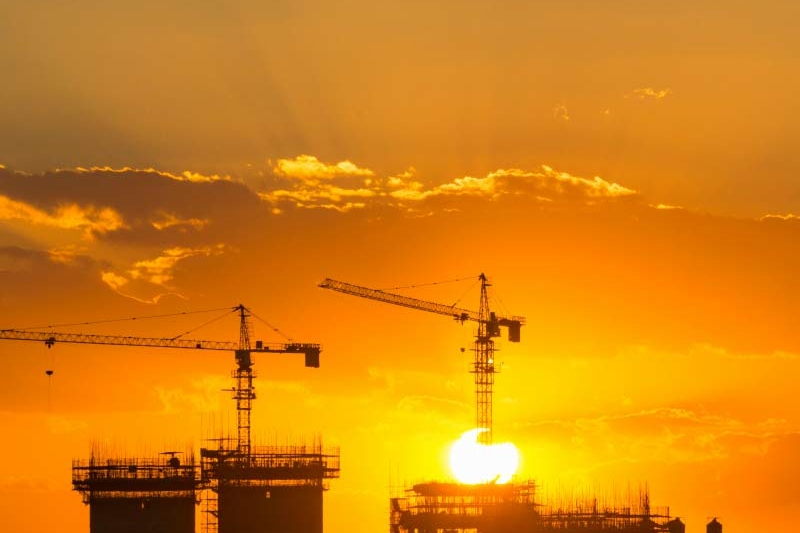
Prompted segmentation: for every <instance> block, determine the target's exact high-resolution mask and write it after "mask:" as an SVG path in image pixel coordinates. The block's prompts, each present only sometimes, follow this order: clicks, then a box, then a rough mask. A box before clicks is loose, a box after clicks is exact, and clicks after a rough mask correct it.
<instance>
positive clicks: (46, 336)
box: [0, 304, 322, 461]
mask: <svg viewBox="0 0 800 533" xmlns="http://www.w3.org/2000/svg"><path fill="white" fill-rule="evenodd" d="M231 311H232V312H235V313H238V315H239V342H233V341H207V340H190V339H182V338H178V337H176V338H152V337H131V336H122V335H89V334H83V333H56V332H52V331H30V330H18V329H3V330H0V339H6V340H18V341H39V342H43V343H44V344H45V346H47V347H48V348H52V347H53V346H54V345H55V344H56V343H61V342H64V343H75V344H102V345H111V346H140V347H147V348H183V349H189V350H223V351H232V352H233V353H234V356H235V360H236V369H235V370H234V371H233V373H232V376H233V379H234V387H233V388H232V389H230V392H232V393H233V399H234V400H236V413H237V429H238V434H237V438H238V441H237V448H236V456H237V457H238V458H239V459H240V460H242V461H247V460H248V458H249V457H250V411H251V409H252V404H253V400H254V399H255V397H256V394H255V389H254V388H253V378H254V377H256V373H255V371H254V370H253V364H254V363H255V360H254V358H253V353H297V354H303V355H304V356H305V366H306V367H310V368H319V355H320V352H321V351H322V348H321V347H320V345H319V344H313V343H300V342H290V343H284V344H280V343H264V342H262V341H260V340H257V341H255V346H252V345H251V343H250V329H251V328H250V320H249V318H250V315H251V314H252V312H251V311H250V310H249V309H248V308H246V307H245V306H244V305H242V304H239V305H237V306H235V307H233V308H232V310H231ZM48 372H51V371H48Z"/></svg>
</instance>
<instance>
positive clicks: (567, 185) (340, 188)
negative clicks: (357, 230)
mask: <svg viewBox="0 0 800 533" xmlns="http://www.w3.org/2000/svg"><path fill="white" fill-rule="evenodd" d="M636 194H637V193H636V191H634V190H633V189H629V188H627V187H624V186H622V185H620V184H618V183H614V182H609V181H606V180H604V179H603V178H600V177H599V176H595V177H593V178H591V179H589V178H582V177H579V176H573V175H571V174H569V173H567V172H558V171H556V170H554V169H552V168H551V167H549V166H546V165H543V166H542V167H541V169H540V170H538V171H525V170H521V169H499V170H496V171H494V172H491V173H489V174H487V175H486V176H483V177H473V176H464V177H460V178H455V179H453V180H452V181H449V182H446V183H442V184H439V185H435V186H426V185H425V184H424V183H423V182H422V181H420V180H419V179H417V177H416V172H415V170H414V169H413V168H409V169H408V170H407V171H405V172H403V173H402V174H397V175H393V176H389V177H386V178H375V177H370V178H366V179H364V180H363V182H362V183H361V185H360V186H356V187H354V186H352V185H351V186H345V185H338V184H336V183H334V182H332V181H330V180H329V181H324V182H323V181H319V180H303V181H298V182H296V183H294V184H293V185H292V186H291V187H290V188H278V189H274V190H271V191H266V192H261V193H259V197H260V198H261V199H262V200H265V201H268V202H270V203H271V204H273V205H274V206H275V208H277V209H278V211H277V212H278V213H280V212H282V209H281V206H284V205H293V206H294V207H301V208H309V209H333V210H337V211H342V212H344V211H349V210H352V209H359V208H366V207H371V206H378V205H385V206H394V207H401V208H402V209H403V210H405V211H408V210H409V209H412V210H413V208H411V207H410V205H409V204H410V203H419V202H422V201H425V200H431V199H434V198H439V199H446V198H455V197H472V198H485V199H488V200H495V199H497V198H499V197H501V196H529V197H531V198H533V199H535V200H536V201H539V202H554V201H558V200H568V201H576V200H577V201H585V202H595V201H598V200H601V199H611V198H620V197H625V196H634V195H636ZM444 209H446V210H449V211H452V210H453V209H450V208H448V207H447V206H445V207H444ZM414 212H416V211H415V210H414Z"/></svg>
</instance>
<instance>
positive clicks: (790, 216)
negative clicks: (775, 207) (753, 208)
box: [759, 213, 800, 221]
mask: <svg viewBox="0 0 800 533" xmlns="http://www.w3.org/2000/svg"><path fill="white" fill-rule="evenodd" d="M759 220H762V221H763V220H800V215H794V214H792V213H787V214H785V215H764V216H763V217H761V218H760V219H759Z"/></svg>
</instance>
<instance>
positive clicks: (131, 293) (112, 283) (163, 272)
mask: <svg viewBox="0 0 800 533" xmlns="http://www.w3.org/2000/svg"><path fill="white" fill-rule="evenodd" d="M224 251H225V245H224V244H217V245H215V246H204V247H200V248H186V247H174V248H168V249H166V250H164V251H162V252H161V254H159V255H158V256H157V257H154V258H152V259H142V260H140V261H136V262H135V263H133V265H131V267H130V268H128V269H127V270H125V271H123V272H115V271H113V270H105V271H103V272H101V274H100V277H101V280H102V281H103V282H104V283H105V284H106V285H108V286H109V287H110V288H111V289H112V290H114V291H115V292H117V293H118V294H120V295H122V296H125V297H127V298H132V299H134V300H137V301H140V302H144V303H157V302H158V300H159V299H161V298H162V297H163V296H165V295H166V294H172V295H175V296H179V297H183V296H182V295H181V294H180V293H179V292H177V289H176V288H175V287H173V286H172V284H171V282H172V280H173V278H174V275H175V272H174V271H175V268H176V266H177V265H178V263H180V262H181V261H184V260H186V259H188V258H190V257H209V256H214V255H220V254H222V253H224ZM143 289H145V290H143ZM146 289H149V290H146ZM143 292H147V293H150V295H149V296H140V295H139V294H140V293H143ZM152 293H155V294H154V295H153V294H152Z"/></svg>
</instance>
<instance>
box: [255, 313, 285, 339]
mask: <svg viewBox="0 0 800 533" xmlns="http://www.w3.org/2000/svg"><path fill="white" fill-rule="evenodd" d="M248 311H250V316H252V317H255V318H257V319H258V320H260V321H261V322H263V323H264V324H265V325H266V326H267V327H268V328H269V329H271V330H272V331H274V332H275V333H277V334H278V335H280V336H282V337H283V338H284V339H286V340H287V341H289V342H292V338H291V337H290V336H288V335H287V334H285V333H284V332H282V331H281V330H279V329H278V328H277V327H275V326H273V325H272V324H270V323H269V322H267V321H266V320H264V319H263V318H261V317H260V316H258V315H257V314H255V313H254V312H253V310H252V309H248Z"/></svg>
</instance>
